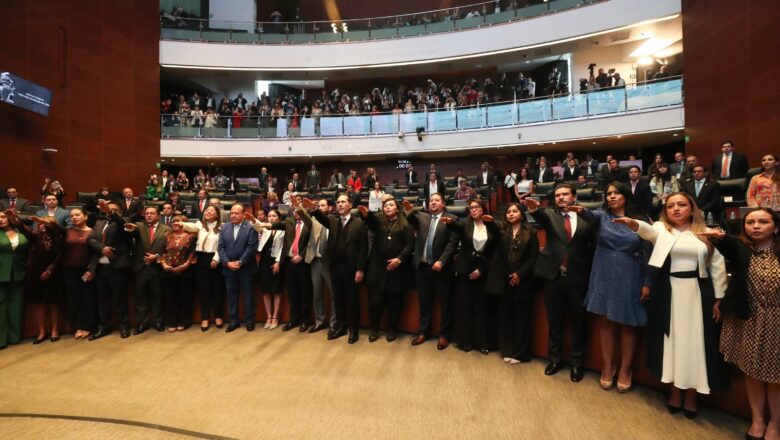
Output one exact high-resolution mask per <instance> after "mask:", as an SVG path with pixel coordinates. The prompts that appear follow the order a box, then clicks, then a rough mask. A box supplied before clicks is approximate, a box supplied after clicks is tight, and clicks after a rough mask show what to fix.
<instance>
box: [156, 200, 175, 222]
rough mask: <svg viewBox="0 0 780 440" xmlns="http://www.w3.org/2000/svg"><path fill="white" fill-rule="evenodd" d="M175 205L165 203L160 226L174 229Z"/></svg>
mask: <svg viewBox="0 0 780 440" xmlns="http://www.w3.org/2000/svg"><path fill="white" fill-rule="evenodd" d="M174 215H175V214H174V213H173V205H172V204H170V203H168V202H165V203H163V205H162V211H161V212H160V220H158V222H157V224H158V225H165V226H167V227H169V228H173V217H174Z"/></svg>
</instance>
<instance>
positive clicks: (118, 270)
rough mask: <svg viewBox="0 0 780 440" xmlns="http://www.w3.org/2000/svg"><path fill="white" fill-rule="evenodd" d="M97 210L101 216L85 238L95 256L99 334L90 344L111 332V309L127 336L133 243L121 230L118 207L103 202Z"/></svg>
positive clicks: (128, 334)
mask: <svg viewBox="0 0 780 440" xmlns="http://www.w3.org/2000/svg"><path fill="white" fill-rule="evenodd" d="M98 209H99V210H100V212H101V213H102V214H101V216H100V218H98V220H97V221H96V222H95V226H94V227H93V228H92V232H91V233H90V234H89V238H88V239H87V244H88V245H89V246H90V247H91V248H92V249H93V250H94V252H95V253H96V254H97V255H98V257H97V258H98V264H97V269H96V271H95V283H96V284H97V291H98V331H97V332H96V333H93V334H91V335H90V336H89V340H90V341H94V340H95V339H100V338H102V337H103V336H106V335H108V334H110V333H111V315H112V309H114V308H115V309H116V315H117V320H118V321H119V331H120V334H121V336H122V338H127V337H129V336H130V321H129V317H128V309H129V306H128V302H127V285H128V281H129V269H130V248H131V246H132V240H131V239H130V237H129V236H128V234H126V233H125V232H124V231H123V230H122V229H123V225H124V223H125V220H124V219H122V218H121V217H120V216H119V205H118V204H116V203H108V202H107V201H105V200H103V201H99V202H98ZM112 305H113V307H112Z"/></svg>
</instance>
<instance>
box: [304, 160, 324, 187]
mask: <svg viewBox="0 0 780 440" xmlns="http://www.w3.org/2000/svg"><path fill="white" fill-rule="evenodd" d="M320 178H321V176H320V171H319V170H318V169H317V166H316V165H314V164H311V169H310V170H309V171H307V172H306V189H308V191H309V192H311V193H314V192H317V190H318V189H320Z"/></svg>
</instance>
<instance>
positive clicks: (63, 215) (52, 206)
mask: <svg viewBox="0 0 780 440" xmlns="http://www.w3.org/2000/svg"><path fill="white" fill-rule="evenodd" d="M43 205H44V209H39V210H38V211H37V212H36V213H35V215H36V216H37V217H54V220H56V221H57V224H58V225H60V226H62V227H63V228H67V227H70V226H71V225H72V223H71V222H70V213H69V212H68V210H67V209H62V208H61V207H60V206H59V201H58V200H57V196H55V195H54V194H48V195H46V197H44V198H43Z"/></svg>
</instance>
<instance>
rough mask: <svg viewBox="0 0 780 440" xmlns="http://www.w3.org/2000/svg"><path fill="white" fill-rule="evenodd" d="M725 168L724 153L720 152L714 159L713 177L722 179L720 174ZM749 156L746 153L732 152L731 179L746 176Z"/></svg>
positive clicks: (730, 163) (730, 162)
mask: <svg viewBox="0 0 780 440" xmlns="http://www.w3.org/2000/svg"><path fill="white" fill-rule="evenodd" d="M722 168H723V153H720V154H718V155H717V156H715V157H714V158H713V159H712V167H711V168H710V170H712V173H711V174H712V177H713V178H715V179H720V174H721V171H722ZM749 168H750V167H749V166H748V161H747V158H746V157H745V155H744V154H740V153H731V160H730V161H729V177H728V178H729V179H741V178H743V177H745V174H747V172H748V169H749Z"/></svg>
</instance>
